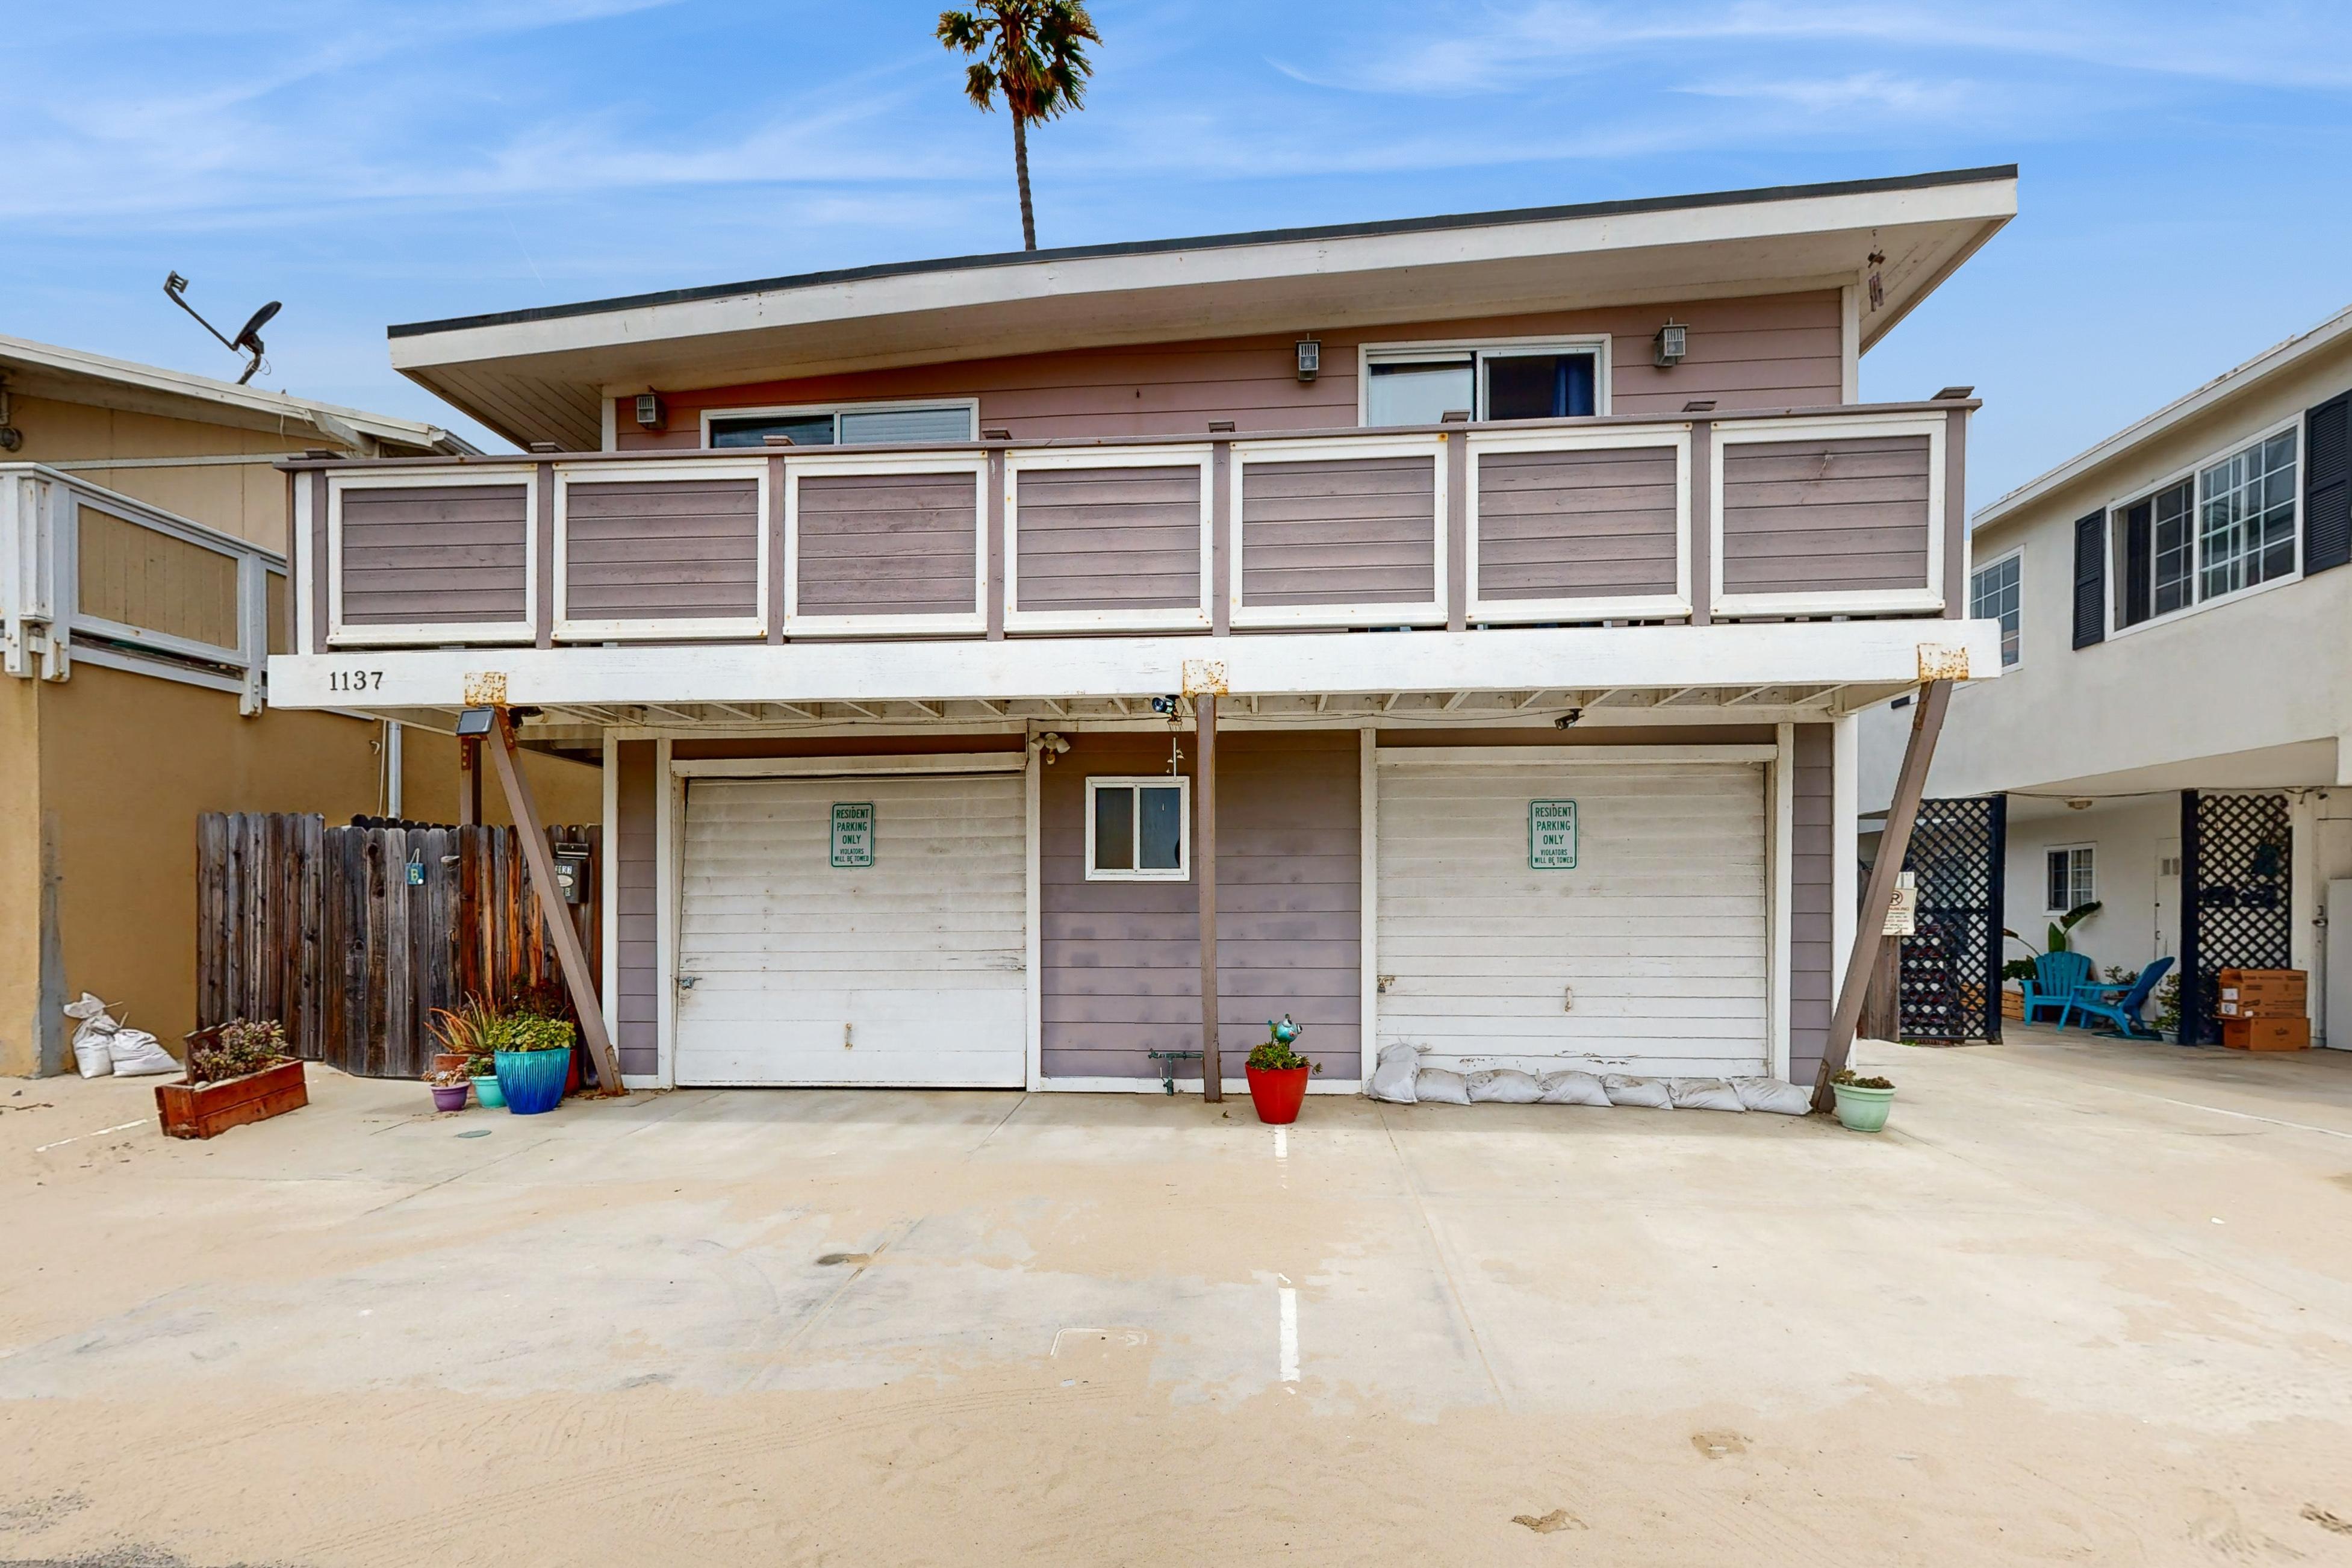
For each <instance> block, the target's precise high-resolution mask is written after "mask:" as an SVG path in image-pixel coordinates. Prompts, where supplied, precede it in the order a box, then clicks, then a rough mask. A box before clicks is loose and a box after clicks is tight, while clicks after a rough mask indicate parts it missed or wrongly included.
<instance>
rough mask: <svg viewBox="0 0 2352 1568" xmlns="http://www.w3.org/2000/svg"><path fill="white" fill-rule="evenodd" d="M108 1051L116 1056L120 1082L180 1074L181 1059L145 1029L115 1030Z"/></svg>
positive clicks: (115, 1064) (117, 1073)
mask: <svg viewBox="0 0 2352 1568" xmlns="http://www.w3.org/2000/svg"><path fill="white" fill-rule="evenodd" d="M107 1049H108V1050H109V1051H110V1052H111V1053H112V1054H113V1057H114V1076H115V1077H117V1078H147V1077H150V1076H152V1075H153V1074H155V1073H163V1072H178V1071H179V1070H180V1063H179V1059H178V1058H175V1057H173V1055H172V1053H171V1052H169V1051H167V1050H165V1049H164V1048H163V1046H162V1045H161V1044H160V1043H158V1042H157V1040H156V1038H155V1037H154V1036H152V1035H151V1034H149V1033H148V1032H147V1031H146V1030H144V1029H117V1030H115V1031H114V1037H113V1038H112V1039H111V1040H109V1041H108V1042H107Z"/></svg>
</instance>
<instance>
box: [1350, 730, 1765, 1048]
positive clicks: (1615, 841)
mask: <svg viewBox="0 0 2352 1568" xmlns="http://www.w3.org/2000/svg"><path fill="white" fill-rule="evenodd" d="M1408 754H1409V753H1408ZM1539 800H1540V801H1564V800H1572V801H1574V802H1576V806H1577V821H1578V853H1577V864H1576V867H1575V868H1574V869H1572V870H1570V869H1557V870H1538V869H1535V868H1531V867H1530V865H1529V859H1530V856H1529V849H1528V806H1529V804H1530V803H1531V802H1534V801H1539ZM1379 834H1380V847H1379V875H1380V881H1379V901H1380V923H1379V933H1378V934H1379V963H1380V969H1381V974H1382V975H1383V976H1384V977H1389V978H1387V980H1386V988H1385V992H1384V994H1381V996H1380V998H1379V1006H1380V1041H1381V1045H1382V1046H1388V1045H1391V1044H1393V1043H1395V1042H1397V1041H1400V1040H1405V1041H1411V1042H1412V1043H1413V1044H1415V1045H1419V1046H1422V1047H1425V1048H1426V1049H1427V1050H1428V1051H1429V1052H1430V1054H1431V1059H1432V1062H1433V1065H1438V1066H1450V1065H1457V1064H1458V1065H1462V1066H1465V1067H1484V1066H1506V1067H1508V1066H1517V1067H1525V1068H1533V1069H1538V1070H1539V1069H1542V1068H1547V1067H1550V1066H1555V1065H1556V1066H1583V1067H1591V1068H1595V1069H1596V1070H1605V1071H1625V1072H1636V1073H1657V1074H1706V1075H1716V1074H1731V1073H1760V1072H1762V1071H1764V1070H1765V1068H1766V1062H1767V1058H1768V1057H1769V1041H1768V1030H1767V1025H1766V1006H1767V996H1768V994H1769V942H1768V936H1767V924H1766V900H1765V889H1766V879H1765V875H1766V857H1765V835H1764V786H1763V770H1762V769H1761V768H1759V767H1757V766H1754V765H1751V764H1746V763H1638V764H1632V765H1627V764H1622V763H1620V764H1565V765H1553V764H1549V763H1546V764H1531V763H1524V762H1513V763H1485V762H1455V761H1448V762H1443V763H1415V762H1409V761H1403V760H1399V759H1398V753H1395V752H1390V753H1387V754H1384V755H1383V756H1382V758H1381V766H1380V816H1379Z"/></svg>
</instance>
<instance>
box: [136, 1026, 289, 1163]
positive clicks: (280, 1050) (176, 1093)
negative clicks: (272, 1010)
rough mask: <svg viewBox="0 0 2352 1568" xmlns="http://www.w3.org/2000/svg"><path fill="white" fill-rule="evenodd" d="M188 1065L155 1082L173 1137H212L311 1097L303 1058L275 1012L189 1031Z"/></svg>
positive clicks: (157, 1108)
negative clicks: (179, 1074) (177, 1076)
mask: <svg viewBox="0 0 2352 1568" xmlns="http://www.w3.org/2000/svg"><path fill="white" fill-rule="evenodd" d="M187 1042H188V1050H187V1070H186V1074H185V1076H184V1078H182V1079H181V1080H180V1081H179V1082H177V1083H159V1084H157V1085H156V1086H155V1111H156V1114H157V1116H158V1117H159V1118H160V1119H161V1120H162V1121H163V1131H164V1132H165V1133H166V1134H168V1135H169V1136H171V1137H173V1138H210V1137H212V1136H213V1135H214V1134H215V1133H218V1132H226V1131H228V1130H229V1129H230V1128H232V1127H242V1126H244V1125H245V1124H246V1123H247V1122H248V1121H266V1120H267V1119H268V1118H269V1117H272V1116H280V1115H283V1114H284V1113H286V1112H287V1111H289V1110H300V1109H301V1108H302V1107H303V1106H306V1105H308V1104H310V1087H309V1085H308V1084H307V1083H305V1082H304V1081H303V1078H302V1063H301V1060H300V1058H297V1057H296V1056H294V1055H293V1054H292V1052H291V1051H289V1049H288V1048H287V1045H286V1030H285V1027H284V1026H282V1025H280V1024H279V1023H278V1020H277V1019H275V1018H257V1019H250V1020H248V1019H245V1018H232V1019H230V1020H229V1021H228V1022H227V1023H226V1024H220V1025H216V1026H214V1027H212V1028H209V1029H198V1030H197V1031H196V1032H195V1033H194V1034H192V1035H190V1036H188V1037H187Z"/></svg>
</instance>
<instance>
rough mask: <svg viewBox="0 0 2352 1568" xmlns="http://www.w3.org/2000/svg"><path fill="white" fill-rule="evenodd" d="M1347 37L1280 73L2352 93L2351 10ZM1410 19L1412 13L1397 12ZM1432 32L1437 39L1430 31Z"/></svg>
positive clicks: (1769, 0)
mask: <svg viewBox="0 0 2352 1568" xmlns="http://www.w3.org/2000/svg"><path fill="white" fill-rule="evenodd" d="M1416 11H1417V15H1416V16H1415V18H1414V20H1415V21H1416V22H1417V24H1418V25H1415V26H1393V27H1384V26H1370V27H1364V28H1358V29H1351V30H1350V34H1349V36H1350V37H1351V38H1354V39H1359V40H1363V41H1362V42H1361V43H1360V44H1359V45H1357V46H1356V47H1351V48H1347V49H1343V50H1341V51H1339V52H1336V53H1334V54H1333V55H1331V56H1329V57H1328V58H1324V59H1322V60H1320V61H1318V62H1312V63H1310V62H1308V61H1305V60H1301V59H1299V58H1286V59H1284V60H1282V61H1280V62H1278V63H1277V65H1276V68H1278V69H1280V70H1282V71H1284V72H1285V73H1286V74H1287V75H1289V76H1291V77H1293V78H1295V79H1297V80H1300V81H1302V82H1308V83H1312V84H1314V85H1318V86H1323V87H1330V88H1339V89H1349V90H1355V91H1365V92H1381V93H1424V94H1440V95H1444V94H1458V93H1471V92H1484V91H1492V90H1497V89H1514V88H1522V87H1526V86H1528V85H1529V84H1531V83H1534V82H1538V81H1542V80H1547V79H1561V78H1567V77H1573V76H1578V75H1581V74H1585V73H1589V72H1594V71H1598V70H1600V69H1601V68H1603V67H1605V66H1608V65H1611V64H1612V63H1613V62H1616V61H1618V60H1621V59H1622V58H1624V57H1628V56H1634V55H1649V56H1660V57H1673V56H1675V55H1677V54H1679V53H1681V52H1683V51H1687V50H1691V49H1705V48H1707V47H1718V46H1736V45H1751V46H1752V45H1772V44H1782V45H1813V46H1827V45H1849V46H1856V47H1860V46H1870V47H1878V48H1882V49H1893V50H1903V51H1913V50H1933V51H1943V52H1959V53H1966V54H1980V55H1985V56H1991V57H2007V58H2013V59H2047V60H2064V61H2069V62H2072V63H2074V64H2077V65H2083V66H2088V67H2092V68H2097V69H2102V70H2120V71H2132V72H2147V73H2154V74H2158V75H2164V76H2171V77H2179V78H2183V79H2202V80H2210V81H2221V82H2231V83H2255V84H2263V85H2269V86H2291V87H2315V88H2341V87H2345V86H2352V8H2347V7H2343V6H2337V5H2327V6H2316V5H2285V4H2257V5H2226V6H2224V5H2212V4H2210V0H2158V3H2154V4H2150V3H2135V4H2116V3H2111V0H2109V3H2102V0H2083V3H2078V4H2074V5H2065V6H2053V5H2022V4H2017V3H2015V0H1978V3H1976V4H1970V5H1896V4H1886V3H1883V0H1881V3H1874V4H1862V5H1853V4H1819V3H1810V0H1733V3H1728V4H1717V5H1676V6H1671V7H1669V6H1664V5H1654V4H1648V3H1633V4H1625V3H1617V4H1599V3H1594V0H1536V3H1534V4H1522V5H1511V6H1502V7H1494V8H1481V9H1477V10H1472V11H1467V12H1465V13H1463V14H1461V15H1459V16H1451V17H1443V18H1436V17H1432V16H1430V15H1429V14H1428V13H1427V12H1426V11H1425V10H1423V9H1421V8H1416ZM1399 20H1400V21H1402V18H1399ZM1433 35H1435V36H1434V37H1433Z"/></svg>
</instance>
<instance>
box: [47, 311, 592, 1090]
mask: <svg viewBox="0 0 2352 1568" xmlns="http://www.w3.org/2000/svg"><path fill="white" fill-rule="evenodd" d="M0 429H5V430H6V431H8V432H11V433H12V434H11V435H10V436H8V437H0V487H5V488H0V533H5V534H6V536H7V539H8V541H9V549H10V550H18V547H19V546H21V547H23V548H22V550H21V551H19V552H18V556H17V557H16V558H17V559H19V560H29V559H30V558H31V556H30V554H29V553H28V552H35V551H37V549H38V548H39V547H40V544H41V542H42V541H44V540H47V539H49V538H51V537H63V538H66V539H68V540H69V541H70V542H71V548H70V550H69V551H68V552H67V553H68V557H69V559H60V560H57V561H53V562H51V563H50V564H51V565H54V566H57V567H58V568H59V569H60V570H59V571H58V584H55V585H54V586H57V587H60V588H62V589H63V590H64V591H63V592H62V593H60V594H59V595H58V597H59V599H60V600H61V601H63V602H61V603H60V604H59V605H57V606H56V608H57V609H58V611H59V612H60V613H62V614H64V615H66V616H68V617H69V619H68V625H69V626H70V630H69V632H68V635H67V637H62V638H58V639H57V640H58V641H59V642H61V643H65V644H67V646H65V647H56V648H52V647H49V646H48V645H49V643H50V640H51V639H50V637H49V636H48V632H47V628H46V627H38V628H37V629H36V630H34V631H32V632H31V633H29V634H26V635H20V632H23V631H24V628H25V627H26V626H27V625H33V624H34V623H28V622H26V621H24V620H23V619H22V618H21V612H23V611H24V610H25V608H26V606H25V605H24V604H22V603H20V602H19V601H20V600H22V599H24V598H25V596H26V591H27V590H26V584H25V583H23V582H19V581H16V579H11V578H8V577H7V573H8V570H9V568H8V567H7V566H6V565H5V563H0V598H5V599H6V601H7V605H6V607H7V609H8V615H9V620H8V626H7V639H8V644H9V646H8V649H7V666H8V672H7V673H5V674H0V802H5V805H0V933H5V937H4V938H0V1074H6V1075H22V1074H28V1073H37V1072H53V1071H57V1070H59V1069H60V1068H61V1067H63V1066H65V1065H67V1063H66V1054H67V1053H66V1048H65V1043H66V1038H67V1033H68V1031H67V1029H66V1027H65V1020H64V1019H63V1018H62V1017H61V1016H59V1014H58V1006H59V1005H61V1004H63V1003H64V1002H67V1001H69V1000H71V999H72V997H73V996H74V995H76V994H79V993H80V992H82V991H85V990H87V991H91V992H95V993H97V994H99V995H100V996H102V997H104V998H105V999H106V1000H107V1001H108V1002H109V1003H110V1004H112V1005H114V1007H115V1009H116V1013H117V1016H121V1017H124V1018H125V1019H126V1020H127V1021H129V1022H131V1023H132V1024H135V1025H137V1026H141V1027H144V1028H148V1029H152V1030H153V1031H154V1033H155V1034H156V1035H158V1036H159V1037H162V1038H163V1040H164V1041H165V1042H166V1043H167V1044H170V1045H173V1046H176V1045H177V1044H178V1040H179V1037H180V1036H181V1035H182V1034H184V1032H186V1031H187V1030H188V1029H190V1028H193V1027H194V1025H195V1016H194V1015H195V943H196V934H195V923H194V922H195V818H196V816H197V815H198V814H199V813H202V812H205V811H314V812H319V813H321V814H323V815H324V816H326V817H327V819H328V820H329V821H330V822H335V821H340V820H344V819H348V818H349V817H351V816H353V815H355V814H377V813H390V812H394V811H395V810H396V811H397V812H398V813H399V814H400V815H404V816H410V817H415V818H419V819H423V820H428V821H440V822H446V821H453V820H455V819H456V814H457V751H456V742H454V741H453V740H452V739H451V738H449V737H448V736H446V735H440V734H435V733H431V732H427V731H417V730H415V729H414V728H413V727H398V728H397V729H395V727H390V726H387V725H385V724H383V723H382V722H380V721H374V720H370V719H362V718H359V717H356V716H346V715H343V714H339V713H331V712H295V711H278V710H270V709H268V708H267V707H266V705H261V704H257V703H255V702H254V701H252V700H250V698H249V695H248V693H247V691H246V690H245V689H243V688H242V687H241V684H240V677H239V675H238V673H237V671H236V669H235V668H232V667H230V666H229V665H228V664H226V663H224V662H223V661H221V660H218V659H208V658H205V657H202V652H203V648H204V647H207V646H211V645H225V647H226V650H228V651H231V652H232V653H233V651H234V649H235V647H236V643H237V640H238V636H239V626H238V620H239V616H240V612H241V608H242V607H243V606H244V605H246V603H247V601H246V599H245V597H244V595H245V594H246V592H247V589H248V588H249V587H250V586H251V584H263V587H262V588H261V591H260V592H261V600H262V601H263V602H266V605H267V615H266V625H267V638H266V640H267V643H268V647H270V648H277V647H283V646H284V643H283V640H282V639H283V633H284V628H285V626H286V616H285V607H284V605H285V600H284V577H283V574H282V572H283V563H284V552H285V549H286V525H287V484H286V477H285V476H284V475H283V474H281V473H279V472H278V470H277V469H276V468H273V467H272V466H271V465H272V463H273V462H275V461H276V460H277V459H278V458H282V457H284V456H286V455H288V454H289V453H295V454H299V453H301V452H305V451H333V452H336V453H339V454H341V453H347V454H352V455H365V456H384V457H396V456H422V455H429V454H433V453H443V454H448V453H456V452H462V451H466V450H468V449H469V448H467V447H466V445H465V443H463V442H462V441H459V440H457V439H456V438H455V437H450V436H449V435H448V434H447V433H446V432H445V431H442V430H440V429H437V428H436V427H434V426H428V425H424V424H421V423H417V422H415V421H411V420H402V419H391V418H385V417H383V416H375V415H369V414H363V413H361V412H359V411H357V410H353V409H346V408H337V407H333V406H331V405H324V404H319V403H315V402H312V401H310V400H308V399H304V398H299V397H293V396H289V395H285V394H281V393H271V392H265V391H260V390H257V389H255V388H251V387H239V386H233V385H230V384H226V383H223V382H217V381H212V380H208V379H206V378H205V377H202V376H194V375H187V374H182V373H179V372H175V371H167V370H162V369H158V368H155V367H152V366H148V365H138V364H130V363H123V362H121V361H116V360H109V359H103V358H100V357H99V356H97V355H92V354H86V353H79V352H77V351H74V350H69V349H62V348H57V347H53V346H51V345H47V344H42V343H33V342H25V341H23V340H20V339H14V338H5V337H0ZM35 465H37V467H36V466H35ZM68 512H69V513H70V514H71V517H70V520H69V521H67V522H65V523H64V524H62V525H61V524H60V522H59V518H60V515H61V514H62V513H68ZM60 526H64V527H66V528H68V530H69V531H68V532H66V533H64V534H62V535H58V534H57V533H56V530H57V529H58V527H60ZM0 553H5V552H0ZM16 570H17V573H18V575H19V576H20V577H21V576H23V575H24V574H25V571H26V569H25V568H24V567H23V566H21V565H20V566H19V567H18V568H17V569H16ZM39 585H40V584H34V586H35V587H38V586H39ZM253 631H254V635H255V640H256V641H259V640H262V638H261V633H260V623H259V620H258V619H257V623H256V625H255V626H254V627H253ZM255 651H256V652H257V653H258V652H260V651H262V650H259V649H257V650H255ZM252 662H254V663H256V664H257V659H256V660H254V661H252ZM247 708H253V709H255V711H252V712H250V713H248V712H246V711H244V710H245V709H247ZM387 742H390V743H389V744H387ZM387 752H389V753H390V754H391V755H392V756H394V758H396V759H397V761H398V763H399V766H398V777H397V779H396V780H394V778H392V777H389V776H387V770H386V767H385V757H386V754H387ZM530 774H531V779H532V782H533V787H534V789H535V790H536V791H537V793H538V798H539V804H540V809H541V812H542V813H543V814H544V815H545V816H546V817H547V819H548V820H550V821H553V822H577V821H593V820H596V819H597V817H598V816H600V814H601V811H602V795H601V782H600V779H599V775H598V773H597V771H596V770H595V769H593V768H591V767H584V766H582V765H580V764H579V763H572V762H567V761H564V760H562V759H560V758H555V757H551V756H543V755H539V754H533V755H532V756H531V757H530ZM496 796H497V792H496V791H495V790H493V791H491V792H489V797H488V799H487V800H486V802H485V804H486V805H488V807H489V819H490V820H493V821H500V820H504V816H503V811H502V807H501V806H500V805H499V803H498V801H497V798H496Z"/></svg>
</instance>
